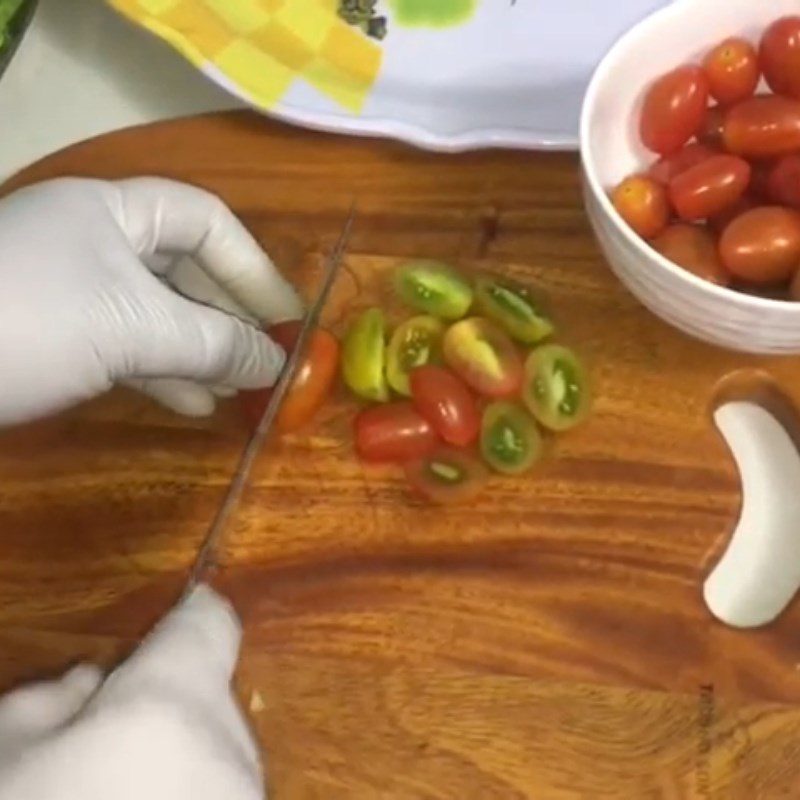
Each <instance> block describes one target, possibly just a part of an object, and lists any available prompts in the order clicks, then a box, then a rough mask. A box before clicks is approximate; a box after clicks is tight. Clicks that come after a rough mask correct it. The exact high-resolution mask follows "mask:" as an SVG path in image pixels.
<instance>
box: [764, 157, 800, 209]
mask: <svg viewBox="0 0 800 800" xmlns="http://www.w3.org/2000/svg"><path fill="white" fill-rule="evenodd" d="M767 195H768V196H769V198H770V200H772V202H774V203H780V204H781V205H785V206H791V207H792V208H800V156H798V155H791V156H784V157H783V158H781V159H780V160H779V161H777V162H776V163H775V164H774V165H773V166H772V169H771V170H770V171H769V176H768V177H767Z"/></svg>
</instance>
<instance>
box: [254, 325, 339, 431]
mask: <svg viewBox="0 0 800 800" xmlns="http://www.w3.org/2000/svg"><path fill="white" fill-rule="evenodd" d="M302 325H303V323H302V322H299V321H291V322H282V323H279V324H278V325H273V326H272V327H271V328H269V329H268V330H267V333H268V334H269V336H270V337H272V338H273V339H274V340H275V341H276V342H277V343H278V344H280V345H281V346H282V347H283V348H284V350H286V353H287V355H288V354H290V353H291V351H292V349H293V348H294V346H295V342H296V341H297V337H298V336H299V335H300V330H301V328H302ZM338 369H339V342H338V341H337V339H336V337H335V336H334V335H333V334H332V333H329V332H328V331H326V330H324V329H323V328H317V329H316V330H314V331H312V332H311V335H310V336H309V337H308V340H307V343H306V352H305V355H304V356H303V359H302V361H301V363H300V365H299V366H298V368H297V372H296V373H295V376H294V380H293V381H292V385H291V386H290V387H289V391H288V392H287V393H286V396H285V397H284V399H283V404H282V405H281V409H280V411H279V412H278V416H277V417H276V419H275V428H276V430H278V431H280V432H281V433H290V432H291V431H295V430H297V429H298V428H301V427H302V426H303V425H305V424H306V423H307V422H309V421H310V420H311V418H312V417H313V416H314V415H315V414H316V413H317V411H319V409H320V407H321V406H322V405H323V404H324V402H325V400H327V399H328V396H329V395H330V393H331V390H332V388H333V384H334V381H335V380H336V373H337V372H338ZM272 391H273V390H272V388H271V387H270V388H267V389H256V390H254V391H245V392H240V393H239V400H240V403H241V407H242V413H243V414H244V417H245V419H246V420H247V422H248V423H249V424H250V426H251V427H253V428H255V426H256V425H258V423H259V421H260V419H261V416H262V414H263V413H264V409H265V408H266V407H267V404H268V403H269V400H270V398H271V397H272Z"/></svg>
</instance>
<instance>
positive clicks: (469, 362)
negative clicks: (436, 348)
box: [443, 317, 522, 397]
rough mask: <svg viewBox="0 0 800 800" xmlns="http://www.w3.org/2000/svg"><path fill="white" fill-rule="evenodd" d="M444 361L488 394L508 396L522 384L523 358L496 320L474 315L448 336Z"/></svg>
mask: <svg viewBox="0 0 800 800" xmlns="http://www.w3.org/2000/svg"><path fill="white" fill-rule="evenodd" d="M443 349H444V360H445V362H446V363H447V365H448V366H449V367H450V369H452V370H453V371H454V372H455V373H456V374H457V375H459V376H460V377H461V378H462V379H463V380H464V381H465V382H466V383H467V385H468V386H471V387H472V388H473V389H474V390H475V391H476V392H478V393H479V394H482V395H485V396H486V397H508V396H510V395H513V394H515V393H516V392H517V391H519V387H520V386H521V385H522V361H521V359H520V357H519V354H518V353H517V349H516V347H514V343H513V342H512V341H511V339H509V338H508V336H507V335H506V334H505V333H504V332H503V330H502V329H501V328H499V327H498V326H497V325H495V324H494V323H492V322H490V321H489V320H487V319H483V318H482V317H471V318H470V319H465V320H462V321H461V322H457V323H456V324H455V325H453V326H452V327H451V328H450V329H449V330H448V331H447V333H446V334H445V337H444V348H443Z"/></svg>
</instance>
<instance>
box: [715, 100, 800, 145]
mask: <svg viewBox="0 0 800 800" xmlns="http://www.w3.org/2000/svg"><path fill="white" fill-rule="evenodd" d="M722 139H723V142H724V144H725V149H726V150H727V151H728V152H729V153H733V154H734V155H737V156H744V157H746V158H770V157H772V156H782V155H788V154H789V153H793V152H795V151H796V150H800V100H792V99H790V98H788V97H778V96H776V95H768V96H761V97H751V98H750V99H749V100H744V101H743V102H741V103H737V104H736V105H735V106H733V107H732V108H731V109H730V110H729V111H728V112H727V114H726V115H725V122H724V124H723V127H722Z"/></svg>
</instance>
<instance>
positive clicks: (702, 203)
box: [669, 155, 750, 222]
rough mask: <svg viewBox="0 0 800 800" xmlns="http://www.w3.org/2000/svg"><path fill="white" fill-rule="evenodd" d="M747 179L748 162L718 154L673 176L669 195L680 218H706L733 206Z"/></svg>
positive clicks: (740, 194) (748, 174)
mask: <svg viewBox="0 0 800 800" xmlns="http://www.w3.org/2000/svg"><path fill="white" fill-rule="evenodd" d="M749 183H750V165H749V164H748V163H747V162H746V161H745V160H744V159H743V158H737V157H736V156H728V155H718V156H712V157H711V158H707V159H706V160H705V161H702V162H701V163H700V164H697V165H695V166H694V167H691V168H690V169H687V170H686V171H685V172H682V173H681V174H680V175H677V176H676V177H674V178H673V179H672V180H671V181H670V184H669V199H670V201H671V202H672V207H673V208H674V209H675V211H676V212H677V213H678V216H679V217H680V218H681V219H684V220H687V221H690V222H691V221H696V220H701V219H708V218H709V217H711V216H713V215H714V214H719V213H720V212H722V211H724V210H725V209H726V208H728V207H729V206H732V205H733V204H734V203H735V202H736V201H737V200H738V199H739V198H740V197H741V196H742V195H743V194H744V192H745V190H746V189H747V185H748V184H749Z"/></svg>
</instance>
